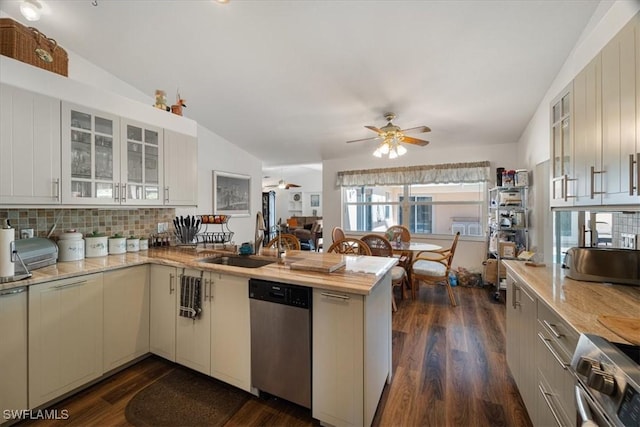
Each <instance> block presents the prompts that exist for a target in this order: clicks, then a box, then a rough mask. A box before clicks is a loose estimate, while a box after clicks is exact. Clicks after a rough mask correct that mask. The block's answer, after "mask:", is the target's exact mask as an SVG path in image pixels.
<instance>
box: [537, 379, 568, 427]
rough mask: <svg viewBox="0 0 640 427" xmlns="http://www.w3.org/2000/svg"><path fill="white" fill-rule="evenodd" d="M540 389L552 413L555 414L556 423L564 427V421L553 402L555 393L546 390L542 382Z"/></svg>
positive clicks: (539, 385)
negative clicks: (552, 397) (552, 398)
mask: <svg viewBox="0 0 640 427" xmlns="http://www.w3.org/2000/svg"><path fill="white" fill-rule="evenodd" d="M538 390H540V394H542V398H543V399H544V401H545V403H546V404H547V406H548V407H549V410H550V411H551V415H553V418H554V419H555V420H556V424H558V425H559V426H560V427H563V426H564V424H563V423H562V420H561V419H560V416H559V415H558V412H557V411H556V410H555V408H554V407H553V404H552V403H551V396H554V394H552V393H549V392H548V391H546V390H545V389H544V387H542V384H540V383H538Z"/></svg>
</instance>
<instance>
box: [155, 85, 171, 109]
mask: <svg viewBox="0 0 640 427" xmlns="http://www.w3.org/2000/svg"><path fill="white" fill-rule="evenodd" d="M154 107H156V108H159V109H160V110H164V111H170V108H169V107H168V106H167V94H166V93H165V91H163V90H160V89H156V103H155V105H154Z"/></svg>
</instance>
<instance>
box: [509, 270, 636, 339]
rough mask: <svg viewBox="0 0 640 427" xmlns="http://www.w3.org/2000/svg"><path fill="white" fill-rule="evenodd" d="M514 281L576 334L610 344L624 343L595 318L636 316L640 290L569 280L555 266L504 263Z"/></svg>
mask: <svg viewBox="0 0 640 427" xmlns="http://www.w3.org/2000/svg"><path fill="white" fill-rule="evenodd" d="M505 265H506V266H507V267H508V268H509V270H511V272H512V273H513V274H515V276H516V278H517V279H518V280H519V281H521V282H524V283H525V284H526V285H528V286H529V287H530V288H531V289H532V290H533V291H534V292H535V293H536V294H537V296H538V298H539V299H540V300H542V301H543V302H544V303H545V304H546V305H547V306H548V307H549V308H551V309H552V310H554V311H555V312H556V313H557V314H558V315H559V316H560V317H562V318H563V319H564V320H565V321H566V322H567V323H568V324H569V325H570V326H571V327H573V328H574V329H575V330H576V331H577V332H578V333H591V334H596V335H600V336H602V337H604V338H605V339H607V340H609V341H614V342H622V343H627V341H626V340H624V339H623V338H622V337H620V336H619V335H617V334H615V333H613V332H612V331H610V330H609V329H607V328H606V327H605V326H604V325H602V324H601V323H600V322H599V321H598V316H602V315H610V316H621V317H638V316H639V315H640V314H639V313H640V287H639V286H629V285H612V284H608V283H596V282H583V281H579V280H573V279H569V278H568V277H566V276H565V271H566V270H564V269H562V268H561V267H560V266H559V265H558V266H552V267H549V266H546V267H532V266H527V265H525V263H524V262H520V261H505Z"/></svg>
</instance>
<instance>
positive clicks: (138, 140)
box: [120, 119, 163, 205]
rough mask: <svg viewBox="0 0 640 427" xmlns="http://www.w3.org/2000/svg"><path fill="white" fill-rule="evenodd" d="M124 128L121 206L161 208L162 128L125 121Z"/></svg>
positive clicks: (122, 126)
mask: <svg viewBox="0 0 640 427" xmlns="http://www.w3.org/2000/svg"><path fill="white" fill-rule="evenodd" d="M121 129H122V141H124V143H126V148H125V145H123V150H122V154H121V162H122V170H121V178H120V179H121V182H122V186H121V191H122V194H121V203H126V204H129V205H162V203H163V199H162V194H161V192H162V189H163V187H162V185H163V182H162V181H163V170H162V149H163V143H162V142H163V131H162V129H161V128H156V127H153V126H149V125H145V124H141V123H137V122H133V121H128V120H125V119H123V120H122V123H121Z"/></svg>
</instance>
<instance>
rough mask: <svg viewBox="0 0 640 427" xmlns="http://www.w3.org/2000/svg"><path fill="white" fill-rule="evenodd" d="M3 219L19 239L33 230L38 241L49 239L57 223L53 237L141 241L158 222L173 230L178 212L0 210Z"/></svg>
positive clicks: (147, 209)
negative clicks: (73, 234)
mask: <svg viewBox="0 0 640 427" xmlns="http://www.w3.org/2000/svg"><path fill="white" fill-rule="evenodd" d="M4 218H8V219H9V221H10V223H11V226H12V227H13V228H15V229H16V238H19V237H20V230H22V229H25V228H33V230H34V236H35V237H46V236H47V234H48V233H49V230H50V229H51V227H52V226H53V224H54V223H56V230H55V231H54V232H53V235H54V236H57V235H58V234H59V233H61V232H63V231H65V230H71V229H75V230H77V231H79V232H81V233H82V234H85V235H86V234H89V233H91V232H93V231H98V232H100V233H105V234H106V235H108V236H111V235H113V234H116V233H120V234H121V235H123V236H130V235H135V236H139V237H141V236H149V235H150V234H155V233H156V231H157V224H158V223H159V222H168V223H169V225H170V227H169V229H170V230H171V229H173V223H172V221H173V218H175V209H174V208H161V209H157V208H154V209H150V208H143V209H98V208H95V209H0V219H4Z"/></svg>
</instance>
